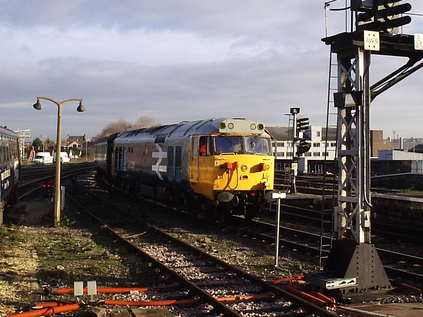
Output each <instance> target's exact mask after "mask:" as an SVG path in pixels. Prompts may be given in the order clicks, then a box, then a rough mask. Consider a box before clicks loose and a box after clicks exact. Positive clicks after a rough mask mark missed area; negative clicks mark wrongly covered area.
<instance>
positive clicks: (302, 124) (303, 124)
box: [297, 118, 310, 132]
mask: <svg viewBox="0 0 423 317" xmlns="http://www.w3.org/2000/svg"><path fill="white" fill-rule="evenodd" d="M309 127H310V123H309V119H308V118H298V119H297V132H301V131H306V130H308V128H309Z"/></svg>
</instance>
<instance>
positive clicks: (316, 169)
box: [266, 126, 336, 173]
mask: <svg viewBox="0 0 423 317" xmlns="http://www.w3.org/2000/svg"><path fill="white" fill-rule="evenodd" d="M266 129H267V131H268V132H269V134H270V135H271V136H272V145H273V152H274V155H275V158H276V162H277V164H278V165H277V168H279V169H280V168H283V166H286V165H287V164H289V163H290V161H291V160H292V157H293V154H294V149H293V144H292V139H293V138H292V128H288V127H267V128H266ZM303 137H304V139H305V140H307V142H309V143H310V145H311V147H310V150H309V151H308V152H306V153H305V154H304V155H302V157H301V158H300V159H299V161H298V165H299V171H301V172H304V173H323V169H324V164H325V161H326V162H327V161H331V162H332V163H331V165H333V162H334V160H335V154H336V129H335V128H329V129H328V135H327V139H328V140H327V142H325V139H326V128H323V127H322V126H310V127H309V129H308V130H307V131H304V132H303ZM285 163H286V164H285Z"/></svg>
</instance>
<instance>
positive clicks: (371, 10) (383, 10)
mask: <svg viewBox="0 0 423 317" xmlns="http://www.w3.org/2000/svg"><path fill="white" fill-rule="evenodd" d="M400 2H401V0H353V1H352V2H351V9H352V10H353V11H356V12H359V14H358V15H357V19H356V24H357V30H358V31H361V30H368V31H380V32H385V33H391V34H394V33H396V32H397V28H399V27H401V26H403V25H406V24H409V23H410V22H411V18H410V17H409V16H403V14H404V13H406V12H408V11H410V10H411V4H409V3H403V4H401V3H400Z"/></svg>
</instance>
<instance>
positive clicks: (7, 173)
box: [0, 169, 10, 181]
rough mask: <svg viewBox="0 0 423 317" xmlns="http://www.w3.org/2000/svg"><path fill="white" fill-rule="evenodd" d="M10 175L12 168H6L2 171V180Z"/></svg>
mask: <svg viewBox="0 0 423 317" xmlns="http://www.w3.org/2000/svg"><path fill="white" fill-rule="evenodd" d="M8 177H10V169H7V170H5V171H4V172H3V173H1V176H0V178H1V180H2V181H4V180H5V179H6V178H8Z"/></svg>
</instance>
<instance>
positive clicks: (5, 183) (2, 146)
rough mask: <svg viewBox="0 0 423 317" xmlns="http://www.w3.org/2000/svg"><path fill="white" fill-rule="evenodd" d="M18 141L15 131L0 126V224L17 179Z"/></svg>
mask: <svg viewBox="0 0 423 317" xmlns="http://www.w3.org/2000/svg"><path fill="white" fill-rule="evenodd" d="M19 168H20V162H19V142H18V136H17V135H16V133H15V132H13V131H12V130H10V129H7V128H6V127H0V225H1V224H3V215H4V208H5V206H6V204H7V202H8V201H10V199H11V198H12V197H13V195H14V190H15V187H16V184H17V182H18V179H19Z"/></svg>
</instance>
